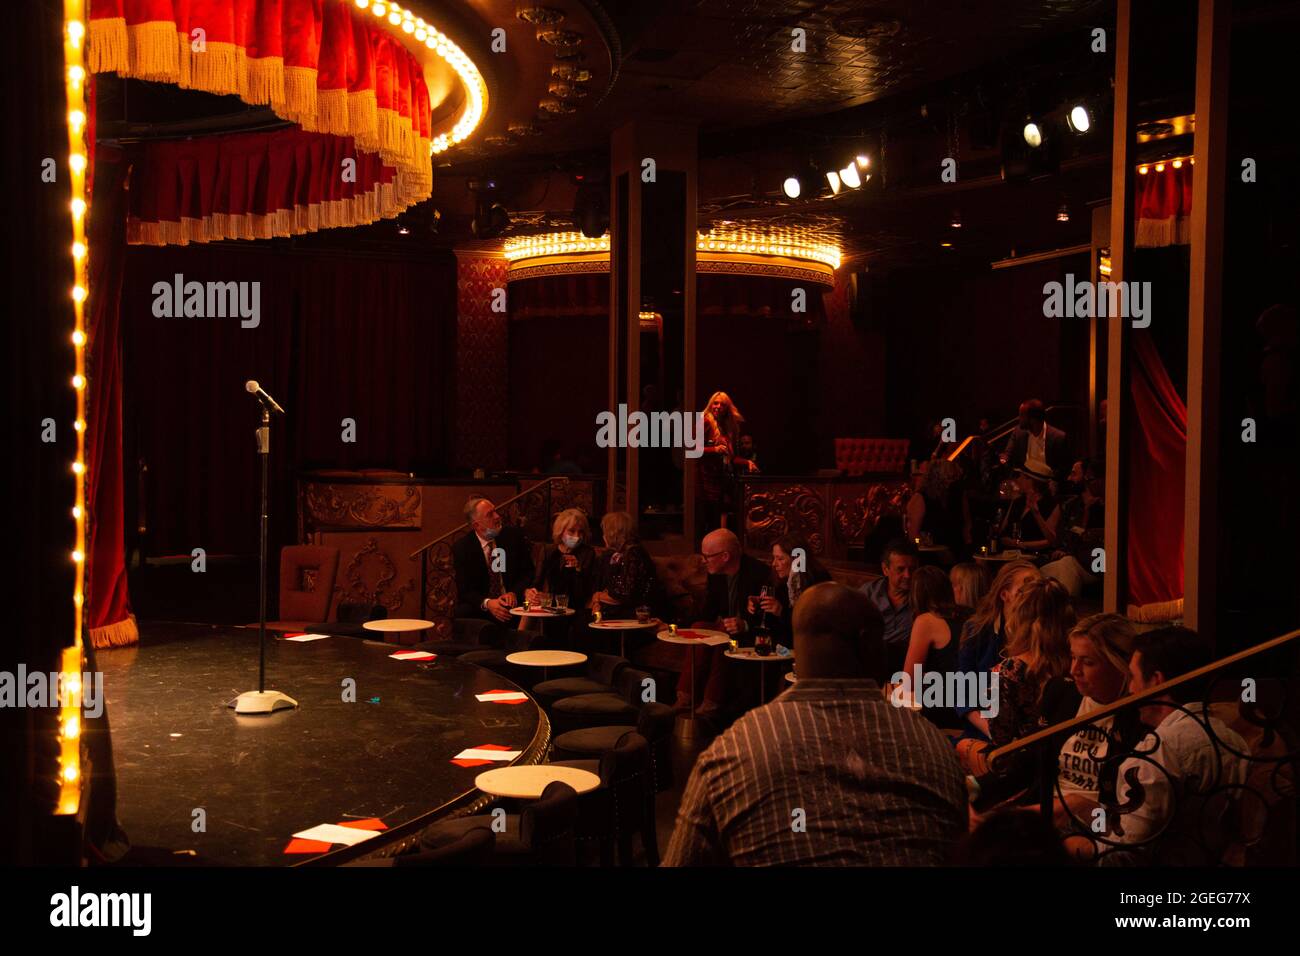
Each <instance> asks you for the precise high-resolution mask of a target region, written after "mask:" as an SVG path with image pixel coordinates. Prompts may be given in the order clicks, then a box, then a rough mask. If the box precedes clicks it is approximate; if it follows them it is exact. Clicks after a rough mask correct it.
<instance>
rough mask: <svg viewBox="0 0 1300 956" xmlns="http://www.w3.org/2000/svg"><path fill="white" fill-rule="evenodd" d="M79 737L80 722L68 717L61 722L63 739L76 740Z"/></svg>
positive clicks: (75, 718)
mask: <svg viewBox="0 0 1300 956" xmlns="http://www.w3.org/2000/svg"><path fill="white" fill-rule="evenodd" d="M80 736H81V720H80V719H79V718H77V717H69V718H68V719H67V720H65V721H64V722H63V739H64V740H76V739H77V738H78V737H80Z"/></svg>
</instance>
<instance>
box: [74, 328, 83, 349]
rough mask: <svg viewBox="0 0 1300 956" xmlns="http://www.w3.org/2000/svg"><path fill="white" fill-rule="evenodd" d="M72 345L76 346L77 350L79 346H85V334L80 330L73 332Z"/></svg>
mask: <svg viewBox="0 0 1300 956" xmlns="http://www.w3.org/2000/svg"><path fill="white" fill-rule="evenodd" d="M72 344H73V345H75V346H77V347H78V348H80V347H81V346H83V345H85V344H86V333H85V332H83V331H81V329H77V330H76V331H75V332H73V333H72Z"/></svg>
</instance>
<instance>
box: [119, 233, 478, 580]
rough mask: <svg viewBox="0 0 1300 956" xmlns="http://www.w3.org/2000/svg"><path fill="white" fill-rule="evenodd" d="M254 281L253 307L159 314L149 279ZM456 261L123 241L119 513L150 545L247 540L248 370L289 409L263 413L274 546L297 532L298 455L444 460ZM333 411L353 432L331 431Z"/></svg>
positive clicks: (343, 461) (417, 463) (305, 458)
mask: <svg viewBox="0 0 1300 956" xmlns="http://www.w3.org/2000/svg"><path fill="white" fill-rule="evenodd" d="M176 273H181V274H182V275H183V276H184V279H185V281H186V282H190V281H198V282H208V281H220V282H228V281H243V282H258V283H260V286H259V288H260V323H259V325H258V326H257V327H256V328H243V327H241V322H240V319H238V318H226V319H221V318H217V319H211V318H206V319H198V318H157V317H155V316H154V314H153V310H152V304H153V301H154V296H153V293H152V291H151V290H152V287H153V284H154V283H155V282H158V281H165V282H168V283H171V282H172V281H173V278H172V277H173V275H174V274H176ZM455 294H456V278H455V264H454V261H453V260H452V257H451V256H450V255H448V256H445V257H438V258H433V259H429V260H415V259H373V258H362V257H360V256H355V255H350V256H341V255H330V254H328V253H318V254H306V253H288V252H284V251H279V250H275V249H272V248H268V247H266V246H257V247H252V246H250V247H231V246H221V245H199V246H190V247H188V248H176V247H164V248H150V247H141V246H134V247H131V248H129V249H128V252H127V256H126V276H125V281H124V285H123V293H122V314H123V326H124V342H125V401H126V410H125V422H126V432H127V447H128V449H129V451H130V454H129V455H128V457H127V464H126V471H127V474H128V486H129V487H130V488H132V489H133V490H134V489H136V488H137V483H136V481H135V476H136V475H137V474H138V473H139V468H140V465H141V463H143V464H144V466H145V467H146V468H147V471H146V472H145V473H144V480H143V482H142V483H141V484H142V493H141V494H140V495H139V496H134V495H133V497H132V502H131V506H130V507H129V508H128V515H135V514H136V513H137V511H139V510H141V509H142V512H143V514H142V517H143V523H144V524H145V525H146V526H147V527H148V529H149V530H148V535H147V538H146V540H145V546H146V548H147V550H148V552H149V553H150V554H152V555H159V554H181V555H188V554H189V553H190V551H191V550H192V549H193V548H196V547H202V548H204V549H206V551H207V553H208V554H209V555H213V554H251V553H255V551H256V547H257V501H258V494H259V486H258V470H257V467H258V466H257V460H256V453H255V448H254V440H253V430H254V428H255V427H256V425H257V418H258V408H257V403H256V402H255V401H254V400H253V399H252V397H251V396H249V395H248V394H247V392H245V391H244V382H245V381H246V380H248V379H257V380H258V381H259V382H260V383H261V384H262V385H263V387H264V388H266V390H267V391H269V392H270V393H271V394H272V395H274V396H275V397H276V399H277V400H279V401H280V403H281V404H282V405H284V406H285V408H286V409H287V411H288V415H287V416H286V417H284V418H277V419H276V420H275V422H274V424H273V426H272V437H271V441H272V444H271V468H272V503H271V508H272V512H271V513H272V539H273V550H274V549H275V548H278V547H279V546H280V545H283V544H288V543H292V542H293V541H294V540H295V538H296V507H297V502H296V498H295V485H294V477H295V474H296V472H297V471H298V470H299V469H301V468H309V467H332V468H349V469H355V468H370V467H379V468H394V469H397V470H401V471H417V472H421V473H430V472H436V471H438V470H442V469H445V468H446V467H447V453H448V448H449V444H450V439H449V437H448V430H449V428H450V418H451V415H450V411H449V410H450V407H451V405H450V401H449V399H448V397H447V390H448V389H449V388H450V387H451V384H452V375H451V371H450V369H451V360H452V358H453V349H454V332H455V329H454V327H455ZM344 419H352V420H353V421H354V422H355V439H356V440H355V441H354V442H347V441H345V440H344V434H343V432H344V422H343V420H344Z"/></svg>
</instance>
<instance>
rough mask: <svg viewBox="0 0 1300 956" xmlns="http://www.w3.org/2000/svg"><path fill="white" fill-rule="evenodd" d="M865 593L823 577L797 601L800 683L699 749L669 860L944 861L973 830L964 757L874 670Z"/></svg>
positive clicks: (871, 615) (876, 632)
mask: <svg viewBox="0 0 1300 956" xmlns="http://www.w3.org/2000/svg"><path fill="white" fill-rule="evenodd" d="M882 627H883V625H882V622H881V618H880V613H879V612H878V611H877V610H876V609H875V607H874V606H873V605H872V604H871V602H870V600H869V599H868V598H867V597H866V595H864V594H861V593H860V592H857V591H854V590H851V589H850V588H846V587H844V586H843V585H841V584H835V583H831V582H827V583H825V584H818V585H815V586H813V587H811V588H809V589H808V590H807V591H805V592H804V593H803V594H802V595H801V596H800V598H799V603H798V604H797V605H796V606H795V611H794V634H795V654H796V657H797V660H798V664H797V665H796V666H797V668H798V671H799V681H798V683H797V684H795V685H794V686H793V687H792V688H790V689H789V690H788V691H786V692H785V693H784V694H782V695H781V696H780V697H778V698H777V699H776V700H774V701H772V702H771V703H770V704H766V705H764V706H762V707H759V708H757V709H755V710H752V711H750V712H749V713H748V714H746V715H745V716H743V717H741V718H740V720H738V721H736V723H735V724H733V725H732V726H731V728H730V729H729V730H727V731H726V732H725V733H724V734H722V735H721V736H720V737H718V739H717V740H715V741H714V742H713V743H712V744H711V745H710V746H709V747H708V749H706V750H705V751H704V753H702V754H701V755H700V758H699V760H698V761H696V764H695V767H694V769H693V770H692V771H691V776H690V780H689V781H688V782H687V784H686V793H685V795H684V796H683V797H682V805H681V808H680V809H679V810H678V813H677V826H676V829H674V831H673V836H672V840H671V841H670V843H669V845H668V851H667V853H666V855H665V857H664V862H663V865H664V866H706V865H732V866H936V865H942V864H945V863H947V862H948V861H949V857H950V854H951V851H952V847H953V845H954V844H955V842H956V841H957V839H958V838H959V837H960V836H961V834H962V833H963V832H964V831H965V828H966V822H967V815H968V811H967V806H966V801H967V796H966V787H965V784H964V781H963V777H962V771H961V767H960V766H959V765H958V763H957V759H956V757H955V756H954V754H953V749H952V747H951V746H950V745H949V744H948V742H947V740H946V739H945V738H944V736H943V734H941V733H940V732H939V731H938V730H936V729H935V727H934V726H933V725H932V724H931V723H930V722H929V721H928V720H926V719H925V718H924V717H922V716H921V715H920V714H919V713H917V712H915V711H912V710H907V709H903V708H898V707H895V706H894V705H893V704H891V703H890V702H889V701H887V700H886V699H885V697H884V695H883V694H882V693H881V690H880V685H878V684H877V683H876V682H875V680H874V679H873V678H872V677H871V675H872V674H874V673H876V672H877V671H878V669H879V667H880V662H881V659H882V657H883V654H884V646H883V642H882V640H881V631H882Z"/></svg>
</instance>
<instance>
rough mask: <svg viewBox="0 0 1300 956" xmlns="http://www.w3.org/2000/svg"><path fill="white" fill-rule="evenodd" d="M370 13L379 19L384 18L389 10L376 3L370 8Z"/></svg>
mask: <svg viewBox="0 0 1300 956" xmlns="http://www.w3.org/2000/svg"><path fill="white" fill-rule="evenodd" d="M370 12H371V13H373V14H374V15H375V16H377V17H382V16H383V15H384V14H385V13H387V12H388V8H387V7H386V6H384V5H383V4H382V3H376V4H375V5H374V6H372V7H371V8H370Z"/></svg>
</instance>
